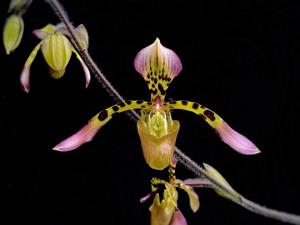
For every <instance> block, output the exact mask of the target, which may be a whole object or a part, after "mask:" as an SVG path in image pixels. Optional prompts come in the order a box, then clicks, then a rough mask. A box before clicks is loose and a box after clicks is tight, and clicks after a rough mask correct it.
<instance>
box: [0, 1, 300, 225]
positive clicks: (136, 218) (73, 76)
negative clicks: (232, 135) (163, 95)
mask: <svg viewBox="0 0 300 225" xmlns="http://www.w3.org/2000/svg"><path fill="white" fill-rule="evenodd" d="M295 2H296V1H295ZM0 4H1V5H0V10H1V11H0V15H1V24H2V25H3V24H4V21H5V18H6V17H7V13H6V9H7V7H8V4H9V3H8V1H1V3H0ZM63 4H64V6H65V8H66V10H67V11H68V14H69V16H70V17H71V19H72V21H73V23H74V25H78V24H79V23H83V24H84V25H85V26H86V27H87V29H88V31H89V35H90V48H89V50H90V53H91V55H92V56H93V58H94V59H95V61H96V62H97V63H98V65H99V66H100V68H101V70H102V71H103V73H104V74H105V75H106V76H107V78H108V79H109V80H110V81H111V83H112V84H113V85H114V86H115V87H116V88H117V89H118V90H119V91H120V93H121V94H122V95H123V97H124V98H126V99H145V100H148V99H149V91H148V90H147V87H146V84H145V82H144V81H143V79H142V77H141V76H140V75H139V74H138V73H137V72H136V71H135V70H134V67H133V60H134V57H135V55H136V53H137V52H138V51H139V50H140V49H141V48H143V47H145V46H147V45H149V44H151V43H152V42H153V41H154V40H155V38H156V37H159V38H160V40H161V42H162V44H163V45H165V46H166V47H169V48H171V49H173V50H174V51H175V52H176V53H177V54H178V55H179V57H180V58H181V60H182V63H183V71H182V72H181V74H180V75H179V76H178V77H177V78H176V79H175V80H174V81H173V83H172V85H171V86H170V88H169V90H168V93H167V99H178V100H179V99H187V100H191V101H197V102H199V103H201V104H203V105H206V106H207V107H209V108H211V109H212V110H214V111H216V112H217V113H218V114H219V115H221V116H222V117H223V118H224V119H225V120H226V121H227V122H228V123H229V124H230V125H231V126H232V127H234V128H235V129H236V130H238V131H240V132H241V133H243V134H244V135H246V136H247V137H249V138H250V139H251V140H252V141H253V142H255V143H256V144H257V146H258V147H259V148H260V149H261V151H262V153H261V154H259V155H255V156H244V155H240V154H238V153H236V152H234V151H233V150H231V149H230V148H229V147H228V146H227V145H225V144H224V143H222V142H221V141H220V140H219V138H218V137H217V136H216V135H215V133H214V131H213V130H211V129H210V127H209V126H208V125H207V124H206V123H205V122H203V121H201V120H200V119H199V117H197V116H195V115H193V114H191V113H188V112H177V111H176V112H174V113H173V118H174V119H178V120H179V121H180V122H181V130H180V133H179V137H178V140H177V146H178V147H180V148H181V149H182V150H183V151H184V152H185V153H186V154H187V155H189V156H190V157H192V158H193V159H194V160H195V161H196V162H198V163H202V162H206V163H208V164H210V165H212V166H214V167H215V168H217V169H218V170H219V171H220V172H221V173H222V174H223V175H224V176H225V177H226V178H227V180H228V181H229V182H230V183H231V184H232V186H233V187H234V188H235V189H236V190H237V191H239V192H240V193H242V194H243V195H244V196H245V197H247V198H249V199H251V200H253V201H255V202H259V203H261V204H263V205H266V206H269V207H272V208H276V209H279V210H285V211H289V212H294V213H299V214H300V192H299V190H300V183H299V173H298V171H299V163H300V153H299V145H298V143H299V136H298V134H299V132H298V126H299V121H298V120H299V119H298V118H299V116H298V115H299V76H300V50H299V47H300V3H293V2H292V1H271V0H269V1H267V0H260V1H229V0H228V1H207V0H205V1H182V0H181V1H179V0H174V1H157V0H155V1H136V0H135V1H133V0H124V1H109V0H102V1H97V3H96V1H79V0H74V1H63ZM24 21H25V33H24V37H23V40H22V43H21V45H20V47H19V48H18V49H17V50H16V51H15V52H14V53H13V54H11V55H9V56H6V55H5V53H4V48H3V47H1V51H0V57H1V58H0V65H1V67H0V68H1V72H0V74H1V76H0V79H1V82H0V85H1V86H0V88H1V89H0V92H1V96H0V97H1V100H0V106H1V110H0V116H1V117H0V118H1V119H0V127H1V144H0V146H1V151H0V167H1V168H0V175H1V177H0V183H1V192H0V196H1V197H0V205H2V207H1V208H2V210H1V216H0V220H2V221H1V222H0V224H12V225H14V224H30V225H69V224H81V225H87V224H131V225H137V224H150V221H149V212H148V207H149V205H150V202H147V203H145V204H140V203H139V198H140V197H142V196H144V195H145V194H147V193H148V192H149V191H150V179H151V177H152V176H160V174H161V173H158V172H155V171H153V170H151V169H149V168H148V166H147V165H146V164H145V162H144V159H143V156H142V152H141V148H140V143H139V138H138V134H137V131H136V126H135V124H134V123H133V122H132V121H130V120H129V119H128V118H127V117H126V115H125V114H124V115H120V116H118V117H115V118H114V119H113V120H112V121H111V122H110V123H109V124H107V125H106V126H105V127H104V128H103V129H102V130H101V132H100V133H99V134H98V135H97V136H96V138H95V139H94V141H92V142H90V143H88V144H86V145H84V146H82V147H80V148H79V149H77V150H75V151H73V152H69V153H59V152H54V151H52V150H51V148H52V147H53V146H55V145H56V144H57V143H59V142H60V141H61V140H62V139H64V138H66V137H67V136H68V135H70V134H72V133H74V132H75V131H77V130H78V129H79V128H80V127H81V126H82V125H84V124H85V122H86V121H88V120H89V119H90V118H91V117H92V116H93V115H94V114H96V113H97V112H98V111H100V110H101V109H103V108H106V107H108V106H110V105H112V104H113V100H112V99H111V97H110V96H109V95H108V94H107V92H106V91H105V90H104V89H102V88H101V85H100V84H99V83H97V81H96V79H94V78H92V81H91V84H90V86H89V87H88V88H87V89H85V88H84V74H83V71H82V69H81V67H80V64H79V62H78V61H77V60H76V58H75V57H74V56H73V57H72V59H71V61H70V63H69V65H68V67H67V71H66V74H65V76H64V77H63V78H62V79H60V80H53V79H52V78H50V76H49V75H48V71H47V66H46V63H45V62H44V60H43V57H42V55H41V54H40V53H39V54H38V56H37V58H36V60H35V61H34V63H33V65H32V70H31V75H32V76H31V90H30V93H29V94H25V93H24V92H22V90H21V88H20V86H19V83H18V80H19V74H20V72H21V70H22V67H23V64H24V62H25V60H26V58H27V56H28V55H29V53H30V52H31V50H32V49H33V47H34V46H35V45H36V44H37V43H38V40H37V39H36V38H35V37H33V35H31V32H32V30H33V29H36V28H41V27H43V26H44V25H46V24H47V23H53V24H56V23H58V19H57V18H56V16H55V15H53V13H52V12H51V10H50V8H49V6H48V5H47V4H46V3H44V2H43V1H38V0H35V1H34V2H33V4H32V6H31V7H30V9H29V10H28V12H27V13H26V14H25V16H24ZM1 29H2V26H1ZM177 172H178V174H177V175H178V177H179V178H180V179H185V178H190V177H194V175H193V173H191V172H189V171H187V170H186V169H185V168H184V167H183V166H182V165H179V166H178V171H177ZM197 193H198V194H199V198H200V201H201V207H200V210H199V211H198V212H197V213H195V214H194V213H192V212H191V210H190V209H189V206H188V198H187V197H186V195H185V193H183V192H180V193H179V194H180V196H179V198H180V200H179V207H180V209H181V211H182V212H183V213H184V215H185V216H186V218H187V220H188V222H189V224H190V225H196V224H210V225H217V224H223V225H229V224H230V225H235V224H244V225H246V224H259V225H262V224H264V225H266V224H267V225H268V224H281V223H280V222H277V221H274V220H271V219H266V218H264V217H261V216H258V215H256V214H253V213H250V212H248V211H247V210H245V209H243V208H241V207H239V206H237V205H235V204H234V203H232V202H230V201H228V200H226V199H223V198H221V197H219V196H218V195H216V194H215V193H214V192H213V191H211V190H206V189H200V190H197ZM7 219H8V220H7ZM5 220H7V221H6V222H4V221H5Z"/></svg>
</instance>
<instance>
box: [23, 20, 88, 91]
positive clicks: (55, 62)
mask: <svg viewBox="0 0 300 225" xmlns="http://www.w3.org/2000/svg"><path fill="white" fill-rule="evenodd" d="M33 34H34V35H35V36H36V37H38V38H39V39H41V41H40V43H39V44H38V45H37V46H36V47H35V48H34V49H33V50H32V52H31V53H30V55H29V57H28V58H27V60H26V62H25V65H24V68H23V71H22V73H21V77H20V82H21V85H22V88H23V90H24V91H25V92H29V89H30V81H29V76H30V67H31V64H32V62H33V60H34V59H35V57H36V55H37V53H38V51H39V50H40V49H41V51H42V54H43V56H44V59H45V61H46V62H47V64H48V67H49V72H50V75H51V76H52V77H53V78H54V79H59V78H61V77H62V76H63V75H64V73H65V70H66V67H67V65H68V63H69V61H70V59H71V55H72V52H74V53H75V55H76V57H77V59H78V60H79V61H80V63H81V66H82V67H83V70H84V73H85V80H86V82H85V86H86V87H87V86H88V84H89V82H90V79H91V78H90V72H89V69H88V67H87V66H86V64H85V63H84V62H83V60H82V58H81V57H80V55H79V54H78V52H76V50H75V49H74V47H73V46H72V44H71V43H70V41H69V40H68V38H67V37H66V36H68V35H69V34H68V32H67V31H66V29H65V27H64V26H63V25H62V24H58V25H56V26H54V25H52V24H48V25H46V26H45V27H43V28H42V29H38V30H34V31H33ZM75 34H76V35H77V37H78V39H79V40H80V44H81V45H82V47H83V48H84V49H87V47H88V34H87V31H86V29H85V27H84V26H83V25H79V26H78V27H77V28H76V29H75Z"/></svg>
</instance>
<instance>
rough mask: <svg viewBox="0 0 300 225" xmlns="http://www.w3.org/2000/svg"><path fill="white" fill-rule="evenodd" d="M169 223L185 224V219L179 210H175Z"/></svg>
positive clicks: (173, 224)
mask: <svg viewBox="0 0 300 225" xmlns="http://www.w3.org/2000/svg"><path fill="white" fill-rule="evenodd" d="M170 225H187V222H186V219H185V218H184V216H183V214H182V213H181V212H180V210H176V211H175V212H174V215H173V219H172V222H171V223H170Z"/></svg>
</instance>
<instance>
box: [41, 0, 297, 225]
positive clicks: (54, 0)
mask: <svg viewBox="0 0 300 225" xmlns="http://www.w3.org/2000/svg"><path fill="white" fill-rule="evenodd" d="M45 1H46V2H47V3H48V4H49V5H50V6H51V8H52V9H53V11H54V12H55V14H56V15H57V16H58V17H59V19H60V20H61V22H62V23H64V25H65V27H66V29H67V30H68V32H69V33H70V36H71V40H72V43H73V45H74V47H75V48H76V50H77V51H78V52H79V54H80V56H81V57H82V58H83V60H84V62H85V63H86V64H87V66H88V67H89V69H90V70H91V71H92V72H93V73H94V74H95V77H96V78H97V80H98V81H99V83H100V84H101V85H102V86H103V87H104V88H105V89H106V90H107V91H108V93H109V94H110V95H111V96H112V97H113V98H114V100H116V101H117V102H123V101H125V100H124V98H123V97H122V96H121V95H120V94H119V93H118V91H117V90H116V89H115V88H114V87H113V86H112V85H111V83H110V82H109V81H108V80H107V79H106V77H105V76H104V74H103V73H102V72H101V70H100V69H99V67H98V66H97V64H96V63H95V62H94V60H93V59H92V57H91V56H90V54H89V53H88V51H87V49H83V48H82V47H81V45H80V42H79V40H78V38H77V37H76V35H75V32H74V27H73V25H72V23H71V22H70V20H69V18H68V16H67V13H66V12H65V10H64V8H63V7H62V5H61V4H60V2H59V1H58V0H45ZM130 114H131V118H132V119H134V120H135V121H137V120H138V119H139V118H140V116H139V115H138V114H137V112H136V111H134V110H131V111H130ZM175 155H176V158H177V159H178V160H179V161H180V162H181V163H182V164H183V165H184V166H185V167H186V168H187V169H189V170H191V171H192V172H194V173H195V174H196V175H197V176H199V177H201V178H205V179H207V180H208V181H209V182H210V183H211V184H212V185H214V186H215V188H217V189H220V190H222V192H224V193H226V194H227V196H230V197H231V200H232V201H234V202H235V203H237V204H239V205H241V206H242V207H244V208H246V209H248V210H249V211H252V212H255V213H257V214H260V215H262V216H265V217H269V218H272V219H276V220H279V221H282V222H287V223H291V224H299V225H300V216H298V215H294V214H290V213H286V212H282V211H277V210H274V209H269V208H267V207H264V206H261V205H259V204H257V203H254V202H252V201H250V200H248V199H246V198H244V197H242V196H239V197H238V198H237V197H236V195H235V194H233V193H232V192H231V191H230V190H228V189H227V188H226V187H224V186H223V185H222V184H221V183H219V182H218V181H217V180H215V179H214V178H213V177H212V176H210V175H209V174H208V173H207V172H206V170H205V169H204V168H202V167H201V166H199V165H198V164H197V163H195V162H194V161H193V160H192V159H190V158H189V157H188V156H187V155H185V154H184V153H183V152H182V151H181V150H180V149H179V148H177V147H175Z"/></svg>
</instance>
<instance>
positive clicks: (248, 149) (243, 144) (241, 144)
mask: <svg viewBox="0 0 300 225" xmlns="http://www.w3.org/2000/svg"><path fill="white" fill-rule="evenodd" d="M215 129H216V131H217V133H218V134H219V136H220V138H221V139H222V141H223V142H225V143H226V144H228V145H229V146H230V147H231V148H232V149H234V150H235V151H237V152H239V153H241V154H244V155H254V154H258V153H260V150H259V149H258V148H257V147H256V145H255V144H254V143H253V142H251V141H250V140H249V139H248V138H246V137H245V136H243V135H242V134H240V133H238V132H237V131H235V130H234V129H232V128H231V127H230V126H229V125H228V124H227V123H226V122H225V121H222V123H221V125H220V126H217V127H215Z"/></svg>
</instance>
